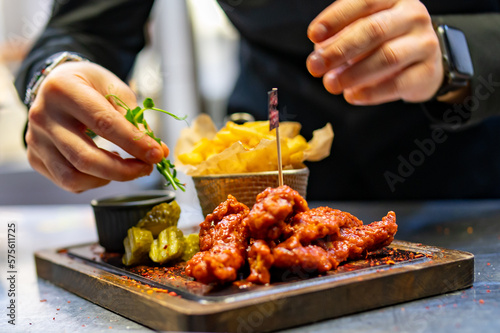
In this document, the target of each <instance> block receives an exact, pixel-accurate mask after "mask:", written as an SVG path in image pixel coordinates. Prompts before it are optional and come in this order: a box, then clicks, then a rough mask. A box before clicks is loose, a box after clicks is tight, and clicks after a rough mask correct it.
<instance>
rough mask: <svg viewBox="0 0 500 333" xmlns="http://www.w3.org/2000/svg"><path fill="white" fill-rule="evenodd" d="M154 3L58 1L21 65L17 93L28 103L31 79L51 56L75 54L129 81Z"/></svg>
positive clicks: (143, 0) (145, 0)
mask: <svg viewBox="0 0 500 333" xmlns="http://www.w3.org/2000/svg"><path fill="white" fill-rule="evenodd" d="M152 5H153V0H106V1H102V0H64V1H54V8H53V12H52V16H51V18H50V20H49V22H48V23H47V26H46V28H45V30H44V31H43V32H42V34H41V35H40V37H39V38H38V39H37V40H36V42H35V43H34V45H33V47H32V49H31V51H30V52H29V54H28V55H27V57H26V59H25V60H24V61H23V63H22V64H21V67H20V70H19V72H18V74H17V78H16V82H15V85H16V89H17V91H18V94H19V96H20V97H21V99H22V100H24V95H25V91H26V87H27V85H28V83H29V81H30V80H31V77H32V76H33V75H34V74H35V73H36V72H37V71H38V70H40V69H41V67H42V66H43V64H44V62H45V60H46V59H47V58H48V57H50V56H51V55H53V54H55V53H58V52H62V51H71V52H76V53H79V54H80V55H82V56H84V57H85V58H87V59H89V60H91V61H93V62H95V63H98V64H100V65H101V66H103V67H105V68H107V69H109V70H110V71H112V72H113V73H115V74H116V75H118V76H119V77H120V78H121V79H125V78H126V77H127V75H128V73H129V71H130V69H131V67H132V65H133V63H134V60H135V56H136V55H137V53H138V52H139V51H140V50H141V49H142V48H143V47H144V44H145V35H144V25H145V23H146V21H147V19H148V17H149V13H150V11H151V7H152Z"/></svg>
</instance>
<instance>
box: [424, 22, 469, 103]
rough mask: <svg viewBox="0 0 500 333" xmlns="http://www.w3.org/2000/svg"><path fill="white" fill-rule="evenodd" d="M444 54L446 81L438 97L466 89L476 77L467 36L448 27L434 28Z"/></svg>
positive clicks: (438, 26)
mask: <svg viewBox="0 0 500 333" xmlns="http://www.w3.org/2000/svg"><path fill="white" fill-rule="evenodd" d="M434 28H435V31H436V34H437V36H438V39H439V44H440V47H441V53H442V54H443V68H444V80H443V84H442V85H441V88H440V89H439V90H438V92H437V94H436V97H438V96H443V95H445V94H447V93H449V92H450V91H454V90H459V89H461V88H463V87H466V86H467V85H468V84H469V82H470V80H471V79H472V76H473V75H474V66H473V65H472V59H471V56H470V53H469V46H468V44H467V39H466V38H465V34H464V33H463V32H462V31H461V30H459V29H456V28H453V27H450V26H448V25H437V26H435V27H434Z"/></svg>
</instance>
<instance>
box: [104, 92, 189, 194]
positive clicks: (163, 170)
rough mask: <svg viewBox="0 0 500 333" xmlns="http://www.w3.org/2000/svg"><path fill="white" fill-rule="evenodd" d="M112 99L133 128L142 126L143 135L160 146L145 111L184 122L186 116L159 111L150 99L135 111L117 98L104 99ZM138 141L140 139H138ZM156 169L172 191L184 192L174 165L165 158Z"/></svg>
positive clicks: (183, 185)
mask: <svg viewBox="0 0 500 333" xmlns="http://www.w3.org/2000/svg"><path fill="white" fill-rule="evenodd" d="M109 98H112V99H113V101H114V102H115V103H116V105H118V106H120V107H122V108H124V109H125V110H127V113H126V114H125V118H126V119H127V120H128V121H129V122H130V123H132V125H134V126H135V127H137V128H138V129H140V128H139V124H142V125H143V126H144V130H142V131H143V133H144V134H146V135H148V136H150V137H151V138H152V139H153V140H155V141H156V142H158V144H160V145H161V140H160V139H159V138H157V137H155V135H154V133H153V131H152V130H151V128H150V127H149V125H148V123H147V122H146V119H145V118H144V111H146V110H153V111H158V112H163V113H166V114H168V115H169V116H171V117H173V118H174V119H177V120H184V121H186V118H187V116H184V117H179V116H177V115H175V114H173V113H171V112H168V111H165V110H162V109H159V108H157V107H155V103H154V102H153V100H152V99H151V98H149V97H148V98H146V99H145V100H144V101H143V102H142V105H143V107H142V108H141V107H140V106H137V107H136V108H135V109H131V108H129V107H128V105H127V104H125V102H123V101H122V100H121V99H120V98H119V97H118V96H116V95H113V94H109V95H106V99H109ZM139 139H140V138H139ZM156 169H157V170H158V172H160V174H161V175H162V176H163V177H165V179H166V181H167V183H168V184H170V185H171V186H172V187H173V189H174V190H177V189H178V188H179V189H180V190H181V191H183V192H185V191H186V188H185V184H183V183H181V182H180V180H179V179H178V178H177V170H175V165H174V164H173V163H172V162H171V161H170V160H167V159H166V158H163V159H162V160H161V161H160V163H157V164H156Z"/></svg>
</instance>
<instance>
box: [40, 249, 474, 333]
mask: <svg viewBox="0 0 500 333" xmlns="http://www.w3.org/2000/svg"><path fill="white" fill-rule="evenodd" d="M35 260H36V266H37V273H38V275H39V276H40V277H41V278H43V279H47V280H49V281H51V282H53V283H54V284H56V285H58V286H60V287H62V288H64V289H67V290H69V291H70V292H73V293H75V294H77V295H79V296H81V297H83V298H85V299H88V300H89V301H92V302H94V303H96V304H99V305H100V306H102V307H105V308H107V309H109V310H111V311H113V312H116V313H119V314H121V315H122V316H124V317H127V318H129V319H131V320H134V321H136V322H139V323H141V324H143V325H145V326H148V327H150V328H153V329H156V330H163V331H197V332H199V331H203V332H206V331H209V332H216V331H222V332H256V331H258V332H261V331H272V330H278V329H283V328H287V327H293V326H297V325H303V324H306V323H311V322H316V321H320V320H324V319H328V318H335V317H339V316H343V315H347V314H351V313H355V312H360V311H366V310H370V309H374V308H379V307H383V306H388V305H391V304H396V303H401V302H406V301H410V300H414V299H418V298H422V297H428V296H432V295H438V294H442V293H446V292H450V291H455V290H459V289H463V288H466V287H470V286H471V285H472V283H473V280H474V256H473V255H472V254H470V253H467V252H462V251H456V250H448V249H442V248H437V247H432V246H426V245H422V244H415V243H408V242H403V241H394V242H393V243H392V244H391V245H390V246H389V247H387V248H385V249H383V250H381V251H378V252H375V253H372V254H370V255H369V256H368V257H367V258H366V259H365V260H359V261H352V262H347V263H346V264H344V265H341V266H339V267H338V268H337V269H336V270H333V271H330V272H328V273H327V274H323V275H317V274H311V273H308V272H304V271H300V272H292V271H275V272H274V273H273V282H272V283H271V284H270V285H266V286H257V285H250V286H249V285H241V286H237V285H228V286H224V287H219V288H214V287H213V286H207V285H203V284H201V283H198V282H196V281H192V279H190V278H189V277H187V276H185V275H184V274H183V264H182V263H181V264H178V265H175V266H173V267H167V268H165V267H153V266H141V267H135V268H131V269H129V268H125V267H123V266H122V265H121V263H120V257H119V256H118V255H113V254H106V253H104V251H103V249H102V248H101V247H100V246H98V245H97V244H90V245H81V246H74V247H70V248H67V249H58V250H45V251H40V252H37V253H35Z"/></svg>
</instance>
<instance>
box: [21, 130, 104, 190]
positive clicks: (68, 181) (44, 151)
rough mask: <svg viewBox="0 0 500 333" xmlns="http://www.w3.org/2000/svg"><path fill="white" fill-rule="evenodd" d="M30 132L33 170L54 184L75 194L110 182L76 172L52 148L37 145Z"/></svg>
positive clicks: (30, 159) (29, 148)
mask: <svg viewBox="0 0 500 333" xmlns="http://www.w3.org/2000/svg"><path fill="white" fill-rule="evenodd" d="M32 137H34V136H31V135H30V132H28V134H27V136H26V141H27V142H28V149H27V157H28V161H29V163H30V164H31V166H32V168H33V169H34V170H35V171H37V172H39V173H40V174H42V175H43V176H45V177H46V178H48V179H49V180H51V181H52V182H53V183H54V184H56V185H57V186H59V187H61V188H62V189H65V190H66V191H70V192H73V193H79V192H82V191H85V190H89V189H92V188H96V187H100V186H104V185H106V184H108V183H109V182H110V181H109V180H106V179H102V178H98V177H93V176H90V175H87V174H85V173H82V172H79V171H78V170H76V169H75V168H74V167H73V166H72V165H71V164H70V163H68V161H67V160H66V159H65V158H64V157H63V156H62V155H61V154H60V153H59V152H58V151H57V149H54V147H53V146H52V149H50V148H49V146H44V145H42V146H40V145H37V144H35V142H34V140H33V139H32Z"/></svg>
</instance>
